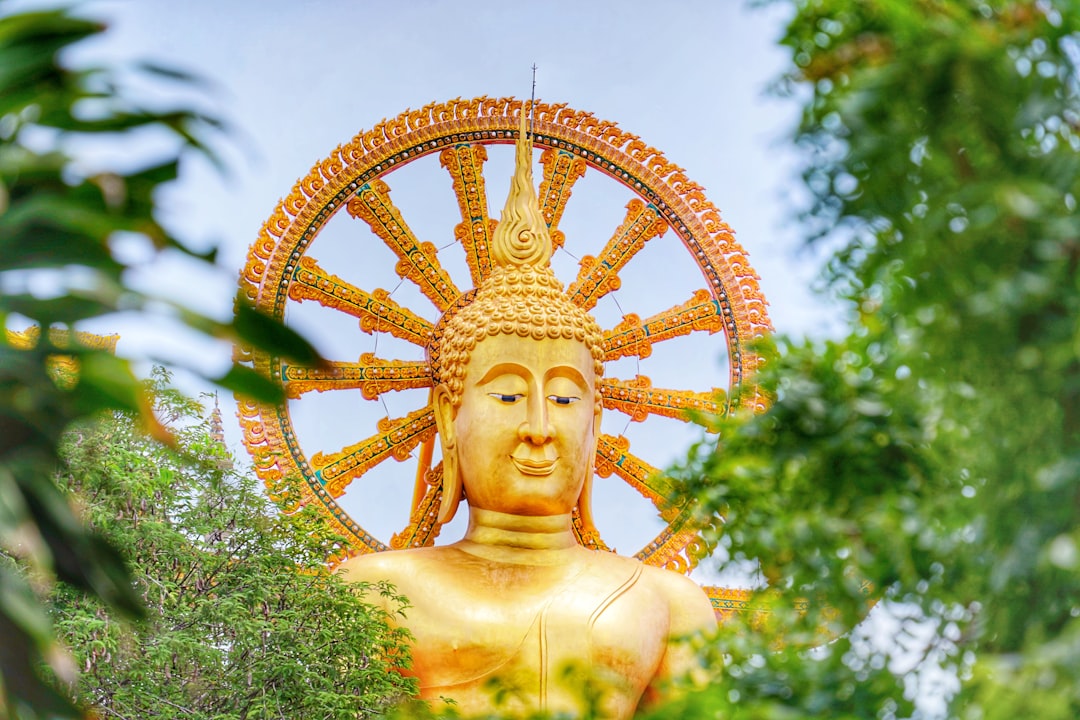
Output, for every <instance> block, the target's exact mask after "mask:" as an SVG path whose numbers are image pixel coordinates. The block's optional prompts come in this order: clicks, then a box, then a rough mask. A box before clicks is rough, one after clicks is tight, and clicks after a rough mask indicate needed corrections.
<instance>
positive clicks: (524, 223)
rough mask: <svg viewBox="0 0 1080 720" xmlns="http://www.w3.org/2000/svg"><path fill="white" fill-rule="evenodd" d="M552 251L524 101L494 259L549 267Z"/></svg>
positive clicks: (498, 262) (508, 263) (493, 246)
mask: <svg viewBox="0 0 1080 720" xmlns="http://www.w3.org/2000/svg"><path fill="white" fill-rule="evenodd" d="M551 252H552V246H551V234H550V232H549V231H548V226H547V222H546V221H545V220H544V215H543V213H542V212H541V211H540V201H539V199H538V198H537V195H536V187H535V186H534V185H533V173H532V138H531V137H529V135H528V133H527V132H526V125H525V104H524V103H522V106H521V113H520V114H519V115H518V137H517V142H515V143H514V175H513V177H512V178H511V180H510V192H509V194H508V195H507V197H506V205H504V206H503V211H502V218H501V219H500V220H499V225H498V227H496V228H495V236H494V237H493V238H492V242H491V259H492V262H493V264H494V265H496V266H502V267H509V266H522V265H532V266H534V267H547V266H548V261H549V260H550V259H551Z"/></svg>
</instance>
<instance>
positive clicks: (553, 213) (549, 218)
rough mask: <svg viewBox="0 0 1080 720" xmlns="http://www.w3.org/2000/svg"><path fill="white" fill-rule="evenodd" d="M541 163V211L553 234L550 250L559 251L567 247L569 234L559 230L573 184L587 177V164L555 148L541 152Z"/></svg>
mask: <svg viewBox="0 0 1080 720" xmlns="http://www.w3.org/2000/svg"><path fill="white" fill-rule="evenodd" d="M540 164H541V165H542V166H543V168H544V175H543V180H541V181H540V212H541V214H542V215H543V216H544V222H546V223H547V226H548V230H549V231H550V232H551V247H552V248H554V249H558V248H561V247H562V246H563V245H565V244H566V233H564V232H563V231H562V230H560V229H559V221H560V220H561V219H562V214H563V211H564V210H565V209H566V201H567V200H569V199H570V194H571V190H572V189H573V187H574V183H575V182H577V180H578V179H579V178H582V177H584V176H585V169H586V167H588V164H587V163H586V162H585V160H584V159H583V158H580V157H578V156H576V155H574V154H573V153H570V152H566V151H565V150H558V151H556V150H555V149H554V148H547V149H546V150H544V152H542V153H540Z"/></svg>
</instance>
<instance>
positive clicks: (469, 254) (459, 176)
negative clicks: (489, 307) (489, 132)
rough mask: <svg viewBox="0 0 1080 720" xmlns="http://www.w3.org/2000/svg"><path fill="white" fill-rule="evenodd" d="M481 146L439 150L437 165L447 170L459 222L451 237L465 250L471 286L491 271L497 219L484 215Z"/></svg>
mask: <svg viewBox="0 0 1080 720" xmlns="http://www.w3.org/2000/svg"><path fill="white" fill-rule="evenodd" d="M486 161H487V149H486V148H485V147H484V146H483V145H472V144H469V143H461V144H458V145H454V146H453V147H448V148H446V149H445V150H443V151H442V152H441V153H439V164H440V165H442V166H443V167H444V168H446V169H447V170H448V171H449V172H450V177H451V179H452V180H453V186H454V195H455V196H456V197H457V202H458V209H459V210H461V222H460V223H458V224H457V225H455V226H454V238H455V239H456V240H457V241H458V242H459V243H461V246H462V248H463V249H464V250H465V262H466V264H467V265H468V266H469V274H470V276H471V277H472V282H473V285H479V284H480V280H481V279H483V278H485V277H487V276H488V274H489V273H490V272H491V255H490V254H489V248H490V247H491V238H492V236H493V235H494V234H495V226H496V225H498V222H497V221H495V220H493V219H491V218H489V217H488V207H487V191H486V190H485V188H484V174H483V170H484V162H486Z"/></svg>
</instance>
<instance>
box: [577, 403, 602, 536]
mask: <svg viewBox="0 0 1080 720" xmlns="http://www.w3.org/2000/svg"><path fill="white" fill-rule="evenodd" d="M599 439H600V409H599V408H597V410H596V414H595V416H594V418H593V442H592V453H590V455H589V457H591V458H595V457H596V445H597V443H598V442H599ZM595 463H596V461H595V460H593V461H592V462H590V463H589V470H588V472H587V474H586V475H585V482H584V484H582V486H581V494H580V495H578V501H577V511H578V518H579V519H580V520H581V528H582V530H583V531H587V532H595V531H596V523H595V522H593V513H592V484H593V474H594V473H593V467H594V466H595Z"/></svg>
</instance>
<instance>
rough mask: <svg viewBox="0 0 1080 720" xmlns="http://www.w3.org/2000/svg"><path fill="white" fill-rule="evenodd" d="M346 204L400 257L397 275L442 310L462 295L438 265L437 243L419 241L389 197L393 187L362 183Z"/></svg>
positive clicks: (375, 181) (375, 182)
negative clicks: (413, 284) (410, 283)
mask: <svg viewBox="0 0 1080 720" xmlns="http://www.w3.org/2000/svg"><path fill="white" fill-rule="evenodd" d="M346 207H347V208H348V210H349V214H350V215H352V216H353V217H355V218H360V219H361V220H363V221H364V222H366V223H367V224H368V225H369V226H370V227H371V231H372V232H373V233H375V234H376V235H378V236H379V237H380V238H381V239H382V241H383V242H385V243H386V245H387V247H389V248H390V249H391V250H393V251H394V254H395V255H397V256H398V263H397V265H396V266H395V267H394V270H395V271H396V272H397V274H398V277H403V278H406V279H408V280H411V281H412V282H414V283H416V286H417V287H418V288H420V292H422V293H424V296H425V297H427V299H428V300H431V302H433V303H434V304H435V307H437V308H439V310H446V308H447V307H449V306H450V303H452V302H454V300H455V299H457V296H458V295H460V294H461V292H459V291H458V289H457V288H456V287H455V286H454V281H453V280H451V279H450V276H449V275H448V274H447V273H446V270H444V269H443V267H442V265H440V264H439V259H438V257H437V256H436V250H435V246H434V245H432V244H431V243H429V242H423V243H422V242H419V241H418V240H417V239H416V235H414V234H413V231H412V230H410V229H409V226H408V225H407V224H406V223H405V219H404V218H403V217H401V211H400V210H398V208H397V206H396V205H394V203H393V202H392V201H391V200H390V188H389V187H387V185H386V183H385V182H383V181H382V180H374V181H372V182H370V183H367V184H365V185H362V186H361V187H360V188H359V189H358V190H357V191H356V196H355V197H354V198H352V199H351V200H349V202H348V204H347V205H346Z"/></svg>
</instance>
